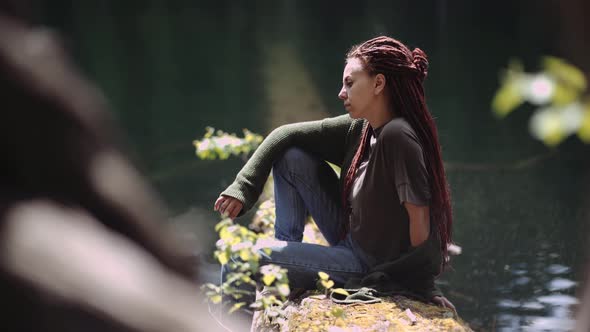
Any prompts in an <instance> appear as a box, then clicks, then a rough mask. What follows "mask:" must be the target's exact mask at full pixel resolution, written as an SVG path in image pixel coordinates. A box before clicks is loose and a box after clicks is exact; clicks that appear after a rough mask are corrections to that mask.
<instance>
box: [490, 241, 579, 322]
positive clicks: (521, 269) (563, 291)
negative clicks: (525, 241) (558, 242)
mask: <svg viewBox="0 0 590 332" xmlns="http://www.w3.org/2000/svg"><path fill="white" fill-rule="evenodd" d="M558 257H559V255H557V254H554V253H553V254H552V253H550V254H545V253H544V252H539V253H538V254H537V255H536V257H535V259H536V262H535V264H532V268H531V269H527V266H528V264H526V263H516V264H514V265H513V266H514V267H515V268H514V269H511V268H510V266H508V265H507V266H505V267H504V268H505V270H507V271H510V274H511V278H510V280H508V282H506V283H505V285H506V286H500V287H499V289H498V290H499V291H500V293H502V294H504V297H502V298H499V299H498V300H497V302H496V305H497V307H498V309H499V314H498V315H497V316H496V322H495V323H496V325H497V327H498V331H513V330H523V331H535V332H536V331H570V330H572V329H573V327H574V319H573V316H574V310H573V309H574V306H575V305H577V304H578V300H577V299H576V298H575V297H574V296H573V295H572V294H573V292H574V291H575V287H576V285H577V283H576V282H575V281H572V280H570V279H569V278H568V277H570V274H571V268H569V267H567V266H565V265H562V264H558V263H553V264H549V265H546V264H540V263H541V262H546V261H548V260H553V259H557V258H558Z"/></svg>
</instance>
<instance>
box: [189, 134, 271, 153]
mask: <svg viewBox="0 0 590 332" xmlns="http://www.w3.org/2000/svg"><path fill="white" fill-rule="evenodd" d="M261 142H262V136H260V135H258V134H254V133H252V132H251V131H249V130H247V129H244V137H243V138H239V137H237V136H236V135H235V134H228V133H226V132H224V131H221V130H218V131H217V132H215V129H214V128H211V127H207V128H206V133H205V136H203V138H202V139H200V140H195V141H193V145H194V146H195V149H196V154H197V156H198V157H199V158H201V159H208V160H213V159H222V160H225V159H227V158H229V157H230V156H241V157H242V158H247V157H248V156H249V155H250V153H252V152H253V151H254V150H256V148H257V147H258V145H260V143H261Z"/></svg>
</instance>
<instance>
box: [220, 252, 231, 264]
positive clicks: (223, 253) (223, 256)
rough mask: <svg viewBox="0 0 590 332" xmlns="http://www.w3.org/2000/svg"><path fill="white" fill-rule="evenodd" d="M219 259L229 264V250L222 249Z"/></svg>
mask: <svg viewBox="0 0 590 332" xmlns="http://www.w3.org/2000/svg"><path fill="white" fill-rule="evenodd" d="M217 260H218V261H219V264H221V265H225V264H227V262H229V256H228V255H227V252H225V251H222V252H220V253H219V254H217Z"/></svg>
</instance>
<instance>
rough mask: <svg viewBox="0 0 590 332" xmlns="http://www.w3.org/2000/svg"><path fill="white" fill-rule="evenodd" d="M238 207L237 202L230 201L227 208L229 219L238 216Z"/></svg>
mask: <svg viewBox="0 0 590 332" xmlns="http://www.w3.org/2000/svg"><path fill="white" fill-rule="evenodd" d="M238 207H239V204H238V202H237V201H235V200H232V202H231V203H229V205H228V207H227V216H228V217H229V218H231V219H234V218H235V217H236V216H237V215H238V211H237V210H238Z"/></svg>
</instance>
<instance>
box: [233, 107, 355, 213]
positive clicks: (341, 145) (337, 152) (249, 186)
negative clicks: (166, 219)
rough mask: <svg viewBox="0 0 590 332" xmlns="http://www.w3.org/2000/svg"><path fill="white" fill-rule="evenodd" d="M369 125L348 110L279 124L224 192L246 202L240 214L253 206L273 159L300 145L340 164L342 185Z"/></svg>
mask: <svg viewBox="0 0 590 332" xmlns="http://www.w3.org/2000/svg"><path fill="white" fill-rule="evenodd" d="M365 125H366V121H365V120H360V119H359V120H353V119H351V118H350V116H349V115H348V114H345V115H341V116H337V117H334V118H327V119H323V120H317V121H308V122H300V123H293V124H287V125H284V126H281V127H278V128H277V129H275V130H273V131H272V132H271V133H270V134H269V135H268V136H267V137H266V138H265V139H264V141H263V142H262V144H261V145H260V146H259V147H258V148H257V149H256V151H255V152H254V154H253V155H252V157H251V158H250V159H249V160H248V162H247V163H246V165H245V166H244V167H243V168H242V170H241V171H240V172H239V173H238V175H237V176H236V180H235V181H234V182H233V183H232V184H231V185H230V186H229V187H228V188H227V189H226V190H225V191H224V192H223V193H222V194H223V195H227V196H231V197H234V198H237V199H239V200H240V201H241V202H242V203H243V204H244V207H243V209H242V211H241V212H240V215H242V214H243V213H244V212H246V211H248V210H250V209H251V208H252V206H254V203H256V201H257V200H258V197H259V196H260V194H261V193H262V189H263V187H264V184H265V182H266V180H267V179H268V176H269V174H270V171H271V169H272V165H273V163H274V162H275V161H276V160H277V159H278V158H279V157H280V156H281V155H282V154H283V153H284V152H285V151H286V150H287V149H289V148H291V147H299V148H301V149H302V150H305V151H307V152H310V153H312V154H314V155H315V156H316V157H318V158H321V159H323V160H326V161H329V162H331V163H333V164H335V165H338V166H340V168H341V176H340V188H341V189H342V186H343V183H342V182H343V181H344V176H342V174H346V172H347V171H348V168H349V167H350V164H351V162H352V158H353V157H354V153H355V152H356V149H357V147H358V144H359V142H360V136H361V133H362V129H363V126H365Z"/></svg>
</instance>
